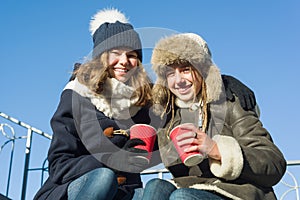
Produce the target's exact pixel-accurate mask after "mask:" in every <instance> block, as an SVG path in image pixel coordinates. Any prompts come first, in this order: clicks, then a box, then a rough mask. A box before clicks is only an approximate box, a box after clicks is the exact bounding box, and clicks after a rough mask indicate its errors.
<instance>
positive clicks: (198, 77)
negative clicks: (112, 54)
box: [143, 34, 286, 200]
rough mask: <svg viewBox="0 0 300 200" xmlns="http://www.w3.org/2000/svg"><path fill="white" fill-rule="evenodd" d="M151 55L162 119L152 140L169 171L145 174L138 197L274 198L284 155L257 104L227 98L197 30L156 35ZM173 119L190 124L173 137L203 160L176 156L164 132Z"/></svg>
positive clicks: (156, 106)
mask: <svg viewBox="0 0 300 200" xmlns="http://www.w3.org/2000/svg"><path fill="white" fill-rule="evenodd" d="M151 62H152V64H153V69H154V71H155V72H156V74H157V81H156V83H155V85H154V87H153V93H152V94H153V96H152V98H153V103H154V106H153V109H154V112H155V113H156V114H157V115H159V116H161V117H167V119H168V122H167V124H166V125H165V126H164V128H162V129H160V130H159V131H158V144H159V149H160V154H161V158H162V160H163V163H164V165H165V167H166V168H167V169H168V170H169V171H170V172H171V174H172V175H173V178H174V179H173V180H172V181H166V180H161V179H153V180H151V181H149V182H148V183H147V184H146V187H145V189H144V196H143V199H155V200H160V199H195V200H196V199H243V200H244V199H247V200H248V199H253V200H254V199H276V197H275V194H274V192H273V189H272V186H274V185H275V184H277V183H278V182H279V181H280V179H281V178H282V176H283V174H284V173H285V170H286V161H285V159H284V157H283V155H282V153H281V152H280V150H279V149H278V148H277V147H276V145H275V144H274V143H273V142H272V138H271V136H270V134H269V132H268V131H267V130H266V129H265V128H264V127H263V125H262V123H261V122H260V120H259V116H258V111H255V110H248V111H246V110H244V109H242V107H241V105H240V100H239V98H238V97H237V96H235V98H234V100H232V101H229V100H227V99H226V96H225V95H224V87H223V83H222V78H221V75H220V71H219V69H218V68H217V66H216V65H215V64H214V63H213V61H212V59H211V54H210V51H209V49H208V47H207V44H206V42H205V41H204V40H203V39H202V38H201V37H200V36H198V35H196V34H178V35H173V36H170V37H167V38H164V39H161V40H160V41H159V42H158V43H157V44H156V46H155V48H154V50H153V54H152V60H151ZM187 123H189V124H187ZM176 126H181V127H183V128H185V129H188V130H189V131H188V132H186V133H185V134H182V135H180V136H178V137H177V138H176V139H175V142H176V143H177V144H178V145H179V146H182V147H183V148H184V146H185V145H189V144H191V145H192V146H191V147H188V148H185V150H184V151H185V152H193V151H199V152H200V153H201V154H202V155H203V156H204V159H203V160H202V162H201V161H200V160H199V161H198V162H197V163H194V164H193V165H192V166H190V165H188V166H187V165H185V164H183V162H182V161H181V159H180V156H179V155H178V153H177V151H176V148H175V146H174V144H173V143H172V141H171V139H170V137H169V136H170V132H171V130H172V129H173V128H174V127H176Z"/></svg>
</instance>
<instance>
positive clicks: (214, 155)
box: [207, 142, 221, 161]
mask: <svg viewBox="0 0 300 200" xmlns="http://www.w3.org/2000/svg"><path fill="white" fill-rule="evenodd" d="M207 156H208V157H209V158H211V159H214V160H219V161H220V160H221V154H220V151H219V148H218V145H217V143H216V142H214V145H213V147H212V149H211V150H210V151H209V152H208V153H207Z"/></svg>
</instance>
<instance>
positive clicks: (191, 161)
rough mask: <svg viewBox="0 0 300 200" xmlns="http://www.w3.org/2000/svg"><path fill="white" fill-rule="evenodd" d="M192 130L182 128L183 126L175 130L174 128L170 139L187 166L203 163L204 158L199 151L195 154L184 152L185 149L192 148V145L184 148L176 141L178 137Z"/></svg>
mask: <svg viewBox="0 0 300 200" xmlns="http://www.w3.org/2000/svg"><path fill="white" fill-rule="evenodd" d="M190 131H191V130H190V129H186V128H184V127H182V125H178V126H176V127H175V128H173V129H172V130H171V132H170V138H171V140H172V142H173V144H174V146H175V148H176V150H177V152H178V154H179V156H180V159H181V161H182V162H183V163H184V164H185V165H186V166H195V165H197V164H199V163H200V162H202V160H203V158H204V156H203V155H202V154H201V153H200V152H199V151H193V152H184V149H186V148H189V147H190V146H192V144H188V145H184V146H178V141H177V139H176V137H177V136H179V135H181V134H184V133H187V132H190Z"/></svg>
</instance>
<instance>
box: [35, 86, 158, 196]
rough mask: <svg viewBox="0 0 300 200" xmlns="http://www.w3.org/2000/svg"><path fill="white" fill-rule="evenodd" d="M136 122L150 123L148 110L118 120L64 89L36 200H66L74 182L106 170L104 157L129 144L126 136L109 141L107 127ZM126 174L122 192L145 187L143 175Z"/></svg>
mask: <svg viewBox="0 0 300 200" xmlns="http://www.w3.org/2000/svg"><path fill="white" fill-rule="evenodd" d="M136 123H147V124H149V123H150V117H149V114H148V108H147V107H143V108H141V110H139V112H138V113H137V114H136V115H135V116H134V117H132V118H131V119H129V120H122V121H116V120H113V119H111V118H108V117H106V116H105V115H104V114H103V113H102V112H100V111H99V110H97V109H96V108H95V106H94V105H93V104H92V103H91V102H90V100H89V99H88V98H84V97H82V96H80V95H79V94H78V93H76V92H74V91H73V90H70V89H67V90H64V91H63V93H62V95H61V99H60V103H59V105H58V108H57V110H56V112H55V114H54V116H53V117H52V119H51V127H52V130H53V138H52V141H51V145H50V148H49V151H48V161H49V177H48V179H47V180H46V182H45V183H44V185H43V186H42V188H41V189H40V190H39V191H38V192H37V194H36V196H35V197H34V199H51V200H52V199H55V200H58V199H67V188H68V185H69V184H70V182H71V181H73V180H74V179H76V178H78V177H80V176H82V175H83V174H85V173H87V172H89V171H91V170H93V169H96V168H100V167H106V166H105V164H103V163H102V162H100V161H99V160H101V156H102V155H103V154H110V153H112V152H114V151H117V150H118V149H119V148H121V147H122V146H123V145H124V144H125V142H126V141H127V137H125V136H123V135H116V136H114V137H113V138H107V137H106V136H104V135H103V130H104V129H105V128H107V127H114V129H115V130H118V129H128V128H129V127H130V126H131V125H133V124H136ZM111 143H113V144H115V145H112V144H111ZM155 148H156V147H155ZM92 154H93V155H92ZM95 155H96V156H95ZM124 175H125V176H126V177H127V181H126V183H125V184H124V185H121V186H120V188H121V189H123V190H125V191H128V192H133V190H134V189H135V188H139V187H142V182H141V178H140V174H133V173H124Z"/></svg>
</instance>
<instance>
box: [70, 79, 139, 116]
mask: <svg viewBox="0 0 300 200" xmlns="http://www.w3.org/2000/svg"><path fill="white" fill-rule="evenodd" d="M105 85H106V87H104V90H103V92H102V93H101V94H100V95H96V94H95V93H94V92H92V91H91V90H90V89H88V88H87V87H86V86H85V85H83V84H81V83H80V82H79V81H78V79H77V78H76V79H75V80H73V81H70V82H69V83H68V84H67V85H66V86H65V88H64V90H66V89H71V90H73V91H75V92H77V93H78V94H80V95H81V96H83V97H87V98H89V99H90V100H91V102H92V104H93V105H94V106H96V108H97V109H98V110H99V111H101V112H103V113H104V114H105V115H106V116H108V117H110V118H115V119H129V118H131V117H132V116H134V115H135V114H136V113H137V112H138V111H139V110H140V108H141V107H139V106H135V105H134V104H135V103H136V102H137V101H138V98H137V97H136V98H132V99H131V96H132V93H133V92H134V89H133V88H132V87H129V86H127V85H125V84H124V83H122V82H120V81H118V80H116V79H114V78H108V79H107V80H106V82H105Z"/></svg>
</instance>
